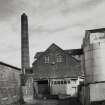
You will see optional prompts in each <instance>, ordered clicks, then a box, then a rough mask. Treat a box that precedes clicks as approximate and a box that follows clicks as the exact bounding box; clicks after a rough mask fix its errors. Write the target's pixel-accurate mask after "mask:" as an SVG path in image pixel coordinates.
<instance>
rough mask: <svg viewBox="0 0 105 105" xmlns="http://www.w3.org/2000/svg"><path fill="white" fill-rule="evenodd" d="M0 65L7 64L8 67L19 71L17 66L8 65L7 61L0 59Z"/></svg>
mask: <svg viewBox="0 0 105 105" xmlns="http://www.w3.org/2000/svg"><path fill="white" fill-rule="evenodd" d="M0 65H4V66H8V67H11V68H13V69H16V70H19V71H20V70H21V69H20V68H18V67H15V66H12V65H10V64H7V63H4V62H1V61H0Z"/></svg>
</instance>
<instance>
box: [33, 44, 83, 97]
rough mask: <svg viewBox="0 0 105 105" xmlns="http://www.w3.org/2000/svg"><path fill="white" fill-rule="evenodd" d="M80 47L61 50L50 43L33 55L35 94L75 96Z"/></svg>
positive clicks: (80, 75)
mask: <svg viewBox="0 0 105 105" xmlns="http://www.w3.org/2000/svg"><path fill="white" fill-rule="evenodd" d="M81 55H82V49H71V50H63V49H61V48H60V47H58V46H57V45H56V44H54V43H53V44H52V45H51V46H49V48H48V49H46V50H45V51H43V52H38V53H36V55H35V61H34V62H33V66H32V69H33V75H34V77H33V78H34V85H35V91H36V95H41V96H46V95H59V96H64V95H68V96H71V97H77V90H78V85H79V84H80V82H82V81H83V78H82V72H81Z"/></svg>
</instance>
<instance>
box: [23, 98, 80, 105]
mask: <svg viewBox="0 0 105 105" xmlns="http://www.w3.org/2000/svg"><path fill="white" fill-rule="evenodd" d="M25 105H82V104H80V102H79V101H78V100H77V99H36V100H33V101H31V100H30V101H28V102H27V103H26V104H25Z"/></svg>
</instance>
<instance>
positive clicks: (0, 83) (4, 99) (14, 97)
mask: <svg viewBox="0 0 105 105" xmlns="http://www.w3.org/2000/svg"><path fill="white" fill-rule="evenodd" d="M19 89H20V71H19V70H17V69H16V68H14V67H10V66H7V65H3V64H0V105H11V104H13V103H14V105H15V104H16V105H17V104H18V103H17V102H18V101H19V98H20V95H19V94H20V90H19Z"/></svg>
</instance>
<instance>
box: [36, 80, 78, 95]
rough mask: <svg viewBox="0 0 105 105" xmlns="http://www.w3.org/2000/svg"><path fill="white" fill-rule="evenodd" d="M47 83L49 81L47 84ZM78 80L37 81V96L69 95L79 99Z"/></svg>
mask: <svg viewBox="0 0 105 105" xmlns="http://www.w3.org/2000/svg"><path fill="white" fill-rule="evenodd" d="M45 81H47V82H46V83H45ZM79 82H80V81H79V79H78V78H56V79H47V80H43V79H42V80H35V81H34V90H35V95H36V96H37V95H39V94H40V95H46V94H49V95H69V96H71V97H77V95H78V94H77V93H78V85H79Z"/></svg>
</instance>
